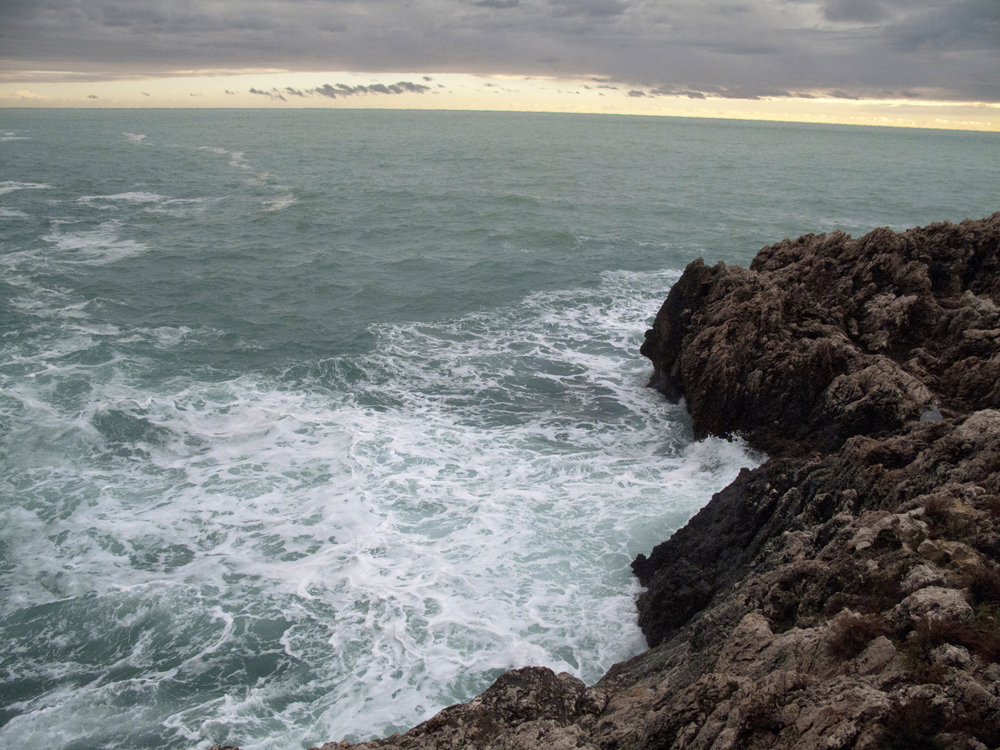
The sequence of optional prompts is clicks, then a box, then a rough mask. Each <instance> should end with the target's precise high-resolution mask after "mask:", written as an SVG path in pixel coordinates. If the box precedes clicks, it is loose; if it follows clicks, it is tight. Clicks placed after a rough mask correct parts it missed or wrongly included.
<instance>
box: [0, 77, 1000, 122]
mask: <svg viewBox="0 0 1000 750" xmlns="http://www.w3.org/2000/svg"><path fill="white" fill-rule="evenodd" d="M192 73H194V75H192ZM206 73H209V74H206ZM53 77H56V78H62V80H51V79H52V78H53ZM24 79H25V80H22V81H15V82H4V83H0V108H3V107H58V108H100V107H118V108H149V107H163V108H206V107H208V108H218V107H223V108H233V107H238V108H247V107H254V108H277V109H288V108H301V107H310V108H334V109H340V108H343V109H438V110H486V111H522V112H566V113H581V114H582V113H591V114H621V115H654V116H656V115H660V116H672V117H706V118H725V119H743V120H769V121H786V122H809V123H826V124H851V125H879V126H887V127H912V128H938V129H942V128H943V129H956V130H979V131H992V132H1000V103H991V102H949V101H935V100H926V101H925V100H922V99H857V100H854V99H835V98H831V97H829V96H824V97H820V96H816V97H814V98H791V97H775V98H764V99H754V100H751V99H724V98H713V97H706V98H690V97H688V96H662V95H652V93H651V92H650V91H648V90H646V89H642V88H641V87H635V88H633V87H632V86H630V85H629V84H625V83H615V82H605V81H602V80H599V79H596V78H595V79H558V78H542V77H535V78H526V77H522V76H502V75H496V76H476V75H466V74H454V73H446V74H435V73H430V74H424V73H414V72H408V73H348V72H319V73H301V72H293V71H274V70H257V71H240V72H236V71H210V72H209V71H177V74H176V75H172V76H169V77H160V78H149V79H137V80H94V81H83V80H78V79H75V78H74V75H73V74H69V73H67V74H63V75H62V76H60V75H59V74H52V73H49V74H47V75H43V74H42V73H38V74H25V75H24ZM401 81H406V82H409V83H413V84H418V85H421V86H427V87H428V89H427V90H426V91H424V92H423V93H411V92H405V93H401V94H384V93H359V94H355V95H353V96H343V95H341V96H337V97H336V98H329V97H324V96H322V95H320V94H317V93H315V92H314V90H315V89H318V88H320V87H322V86H324V84H330V85H331V86H334V87H336V86H337V84H343V85H345V86H350V87H356V86H371V85H375V84H382V85H383V86H390V85H392V84H395V83H398V82H401ZM251 89H252V90H254V91H256V92H257V93H251ZM290 90H291V91H290ZM630 91H631V92H633V93H632V95H630V94H629V92H630ZM295 92H299V93H295ZM640 94H641V95H640ZM279 96H280V97H282V98H278V97H279Z"/></svg>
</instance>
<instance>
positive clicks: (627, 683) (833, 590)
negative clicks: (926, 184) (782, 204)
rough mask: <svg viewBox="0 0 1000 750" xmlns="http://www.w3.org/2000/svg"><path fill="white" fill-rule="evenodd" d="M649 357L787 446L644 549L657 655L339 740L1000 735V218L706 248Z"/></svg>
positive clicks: (643, 610) (501, 692)
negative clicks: (744, 257) (735, 259)
mask: <svg viewBox="0 0 1000 750" xmlns="http://www.w3.org/2000/svg"><path fill="white" fill-rule="evenodd" d="M642 353H643V354H644V355H645V356H647V357H648V358H649V359H650V360H651V361H652V363H653V368H654V371H653V376H652V378H651V381H650V385H651V386H652V387H654V388H656V389H658V390H659V391H661V392H662V393H663V394H664V395H665V396H666V398H668V399H670V400H672V401H675V402H676V401H679V400H680V399H684V402H685V404H686V407H687V409H688V411H689V412H690V414H691V418H692V421H693V425H694V431H695V435H696V437H699V438H700V437H704V436H707V435H718V436H739V437H741V438H742V439H744V440H746V441H747V442H748V443H749V444H750V445H751V446H753V447H754V448H757V449H760V450H762V451H764V452H766V453H767V454H768V455H769V456H770V458H769V460H767V461H766V462H765V463H764V464H763V465H761V466H760V467H758V468H757V469H754V470H752V471H751V470H746V469H745V470H743V471H742V472H741V473H740V475H739V476H738V477H737V479H736V480H735V481H734V482H733V483H732V484H730V485H729V486H728V487H726V488H725V489H723V490H722V491H721V492H719V493H717V494H716V495H715V496H714V497H713V498H712V500H711V501H710V502H709V503H708V505H706V507H705V508H703V509H702V510H701V511H700V512H699V513H698V514H697V515H696V516H695V517H694V518H692V519H691V521H690V522H689V523H688V524H687V525H686V526H685V527H684V528H682V529H681V530H679V531H678V532H677V533H676V534H674V535H673V536H672V537H671V538H670V539H668V540H667V541H665V542H663V543H662V544H659V545H657V546H656V547H655V548H654V549H653V550H652V551H651V552H650V553H649V555H648V556H646V555H639V557H638V558H636V560H635V561H634V562H633V564H632V568H633V571H634V572H635V574H636V575H637V576H638V578H639V580H640V582H641V583H642V584H643V586H644V587H645V590H644V591H643V593H642V594H641V595H640V596H639V598H638V601H637V608H638V611H639V624H640V626H641V628H642V630H643V632H644V634H645V636H646V639H647V642H648V644H649V646H650V649H649V650H648V651H646V652H644V653H642V654H640V655H639V656H636V657H635V658H633V659H631V660H629V661H627V662H623V663H620V664H617V665H615V666H614V667H612V668H611V670H609V672H608V673H607V674H606V675H605V676H604V677H603V678H602V679H601V680H600V681H599V682H597V683H596V684H594V685H592V686H590V687H587V686H586V685H584V683H583V682H581V681H580V680H578V679H576V678H574V677H572V676H570V675H568V674H565V673H564V674H559V675H557V674H554V673H553V672H552V671H551V670H548V669H545V668H540V667H527V668H524V669H517V670H513V671H511V672H508V673H506V674H504V675H502V676H501V677H500V678H499V679H498V680H497V681H496V682H495V683H494V684H493V685H492V686H491V687H490V688H488V689H487V690H486V691H485V692H484V693H482V694H481V695H479V696H478V697H476V698H474V699H473V700H472V701H470V702H469V703H465V704H459V705H455V706H450V707H448V708H446V709H444V710H443V711H441V712H440V713H438V714H437V715H436V716H434V717H433V718H431V719H430V720H428V721H426V722H424V723H423V724H420V725H419V726H417V727H415V728H413V729H411V730H410V731H409V732H407V733H405V734H402V735H393V736H392V737H388V738H386V739H381V740H375V741H371V742H365V743H360V744H356V745H351V744H348V743H327V744H325V745H323V746H322V748H321V750H354V749H357V750H376V749H379V750H390V749H397V748H398V749H399V750H403V749H404V748H405V749H408V750H409V749H416V748H482V749H483V750H486V749H487V748H490V749H494V750H515V749H517V750H534V749H536V748H589V749H593V750H597V749H598V748H599V749H600V750H640V749H643V750H645V749H652V748H658V749H659V748H664V749H665V748H677V749H678V750H679V749H681V748H690V749H695V748H704V749H706V750H707V749H708V748H712V749H713V750H724V749H732V750H754V749H755V748H802V749H803V750H805V749H806V748H809V749H812V748H821V747H822V748H831V749H832V748H857V749H858V750H868V749H872V750H873V749H875V748H904V747H908V748H948V749H953V750H959V749H962V750H966V749H968V750H972V749H973V748H975V749H977V750H978V749H980V748H986V747H990V748H992V747H997V746H998V745H1000V663H998V662H1000V565H998V560H1000V472H998V469H1000V213H996V214H994V215H992V216H990V217H988V218H986V219H982V220H978V221H971V220H970V221H964V222H962V223H961V224H949V223H943V224H933V225H930V226H927V227H923V228H917V229H911V230H909V231H906V232H903V233H896V232H893V231H891V230H889V229H878V230H875V231H874V232H871V233H870V234H868V235H866V236H864V237H861V238H859V239H852V238H850V237H849V236H847V235H845V234H843V233H839V232H834V233H831V234H825V235H807V236H804V237H800V238H798V239H796V240H785V241H783V242H780V243H777V244H775V245H771V246H768V247H765V248H764V249H763V250H761V251H760V253H759V254H758V255H757V257H756V258H755V259H754V261H753V262H752V263H751V265H750V267H749V268H748V269H743V268H740V267H738V266H726V265H724V264H721V263H720V264H718V265H715V266H707V265H705V264H704V263H703V262H702V261H701V260H697V261H695V262H693V263H692V264H690V265H689V266H688V268H687V269H686V270H685V272H684V274H683V276H682V277H681V278H680V280H679V281H678V282H677V283H676V284H675V285H674V286H673V288H672V289H671V291H670V293H669V295H668V297H667V299H666V301H665V302H664V304H663V307H662V308H661V309H660V311H659V314H658V315H657V316H656V319H655V322H654V324H653V327H652V329H650V330H649V331H648V332H647V334H646V340H645V343H644V344H643V347H642Z"/></svg>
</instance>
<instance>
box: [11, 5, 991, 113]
mask: <svg viewBox="0 0 1000 750" xmlns="http://www.w3.org/2000/svg"><path fill="white" fill-rule="evenodd" d="M4 106H8V107H10V106H118V107H137V106H161V107H162V106H169V107H177V106H188V107H201V106H213V107H219V106H241V107H247V106H259V107H302V106H325V107H402V108H431V109H517V110H543V111H545V110H547V111H590V112H619V113H630V114H681V115H689V116H690V115H693V116H721V117H732V116H742V117H750V118H760V119H799V120H805V121H809V120H814V121H841V122H859V123H868V124H894V125H915V126H920V127H953V128H969V129H978V130H1000V0H199V1H195V0H0V107H4Z"/></svg>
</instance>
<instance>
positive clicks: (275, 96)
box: [250, 88, 288, 102]
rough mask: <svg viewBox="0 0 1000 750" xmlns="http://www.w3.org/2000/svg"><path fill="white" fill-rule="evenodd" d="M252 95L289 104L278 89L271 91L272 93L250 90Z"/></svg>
mask: <svg viewBox="0 0 1000 750" xmlns="http://www.w3.org/2000/svg"><path fill="white" fill-rule="evenodd" d="M250 93H251V94H258V95H259V96H266V97H267V98H268V99H274V100H281V101H283V102H287V101H288V100H287V99H286V98H285V97H283V96H282V95H281V92H280V91H278V89H271V90H270V91H258V90H257V89H254V88H252V89H250Z"/></svg>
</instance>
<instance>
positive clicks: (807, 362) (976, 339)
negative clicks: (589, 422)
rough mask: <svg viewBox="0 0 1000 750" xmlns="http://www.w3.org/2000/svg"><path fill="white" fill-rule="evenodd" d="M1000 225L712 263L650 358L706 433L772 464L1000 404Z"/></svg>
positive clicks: (669, 312) (676, 296)
mask: <svg viewBox="0 0 1000 750" xmlns="http://www.w3.org/2000/svg"><path fill="white" fill-rule="evenodd" d="M998 247H1000V213H998V214H994V215H993V216H991V217H990V218H989V219H984V220H982V221H966V222H962V223H961V224H958V225H954V224H934V225H931V226H929V227H925V228H921V229H911V230H910V231H908V232H905V233H903V234H898V235H897V234H895V233H893V232H891V231H890V230H888V229H877V230H875V231H874V232H871V233H870V234H868V235H866V236H864V237H862V238H861V239H858V240H852V239H851V238H850V237H848V236H847V235H845V234H843V233H841V232H834V233H833V234H830V235H819V236H816V235H807V236H805V237H800V238H799V239H797V240H785V241H784V242H780V243H778V244H776V245H772V246H769V247H765V248H764V249H763V250H761V252H760V253H759V254H758V255H757V257H756V258H755V259H754V261H753V263H752V264H751V265H750V268H749V269H742V268H739V267H727V266H724V265H723V264H719V265H716V266H714V267H711V268H710V267H708V266H706V265H704V264H703V263H702V261H700V260H697V261H695V262H694V263H692V264H691V265H689V266H688V268H687V269H686V270H685V272H684V275H683V276H682V277H681V279H680V280H679V281H678V282H677V284H675V285H674V287H673V288H672V289H671V290H670V294H669V295H668V297H667V300H666V302H665V303H664V304H663V307H662V308H661V309H660V312H659V313H658V314H657V316H656V320H655V321H654V323H653V327H652V328H651V329H650V330H649V331H647V332H646V341H645V343H644V344H643V346H642V353H643V354H644V355H646V356H647V357H649V358H650V359H651V360H652V362H653V368H654V371H653V376H652V378H651V380H650V385H651V386H653V387H655V388H657V389H659V390H660V391H662V392H663V393H664V395H666V396H667V398H668V399H670V400H671V401H674V402H676V401H678V400H679V399H680V398H682V397H683V398H685V402H686V404H687V407H688V411H689V412H690V413H691V417H692V420H693V422H694V431H695V435H696V436H698V437H703V436H705V435H708V434H714V435H732V434H736V433H738V434H741V435H744V436H745V437H747V438H748V439H750V440H751V442H752V443H754V444H755V445H757V446H759V447H761V448H763V449H765V450H767V451H768V452H772V453H778V452H788V451H789V450H794V449H796V448H798V449H800V450H802V449H807V448H810V449H813V448H820V449H825V450H830V449H835V448H837V447H839V446H840V445H842V444H843V442H844V441H845V440H846V439H847V438H849V437H851V436H853V435H876V436H878V435H886V434H888V433H891V432H893V431H895V430H897V429H899V428H900V427H901V426H902V425H903V424H904V423H905V422H906V421H909V420H911V419H920V417H921V416H922V415H924V414H927V413H930V412H932V411H933V412H937V413H938V414H941V415H947V414H948V413H949V411H962V412H969V411H973V410H976V409H987V408H996V407H997V406H1000V353H998V348H997V342H998V340H1000V338H998V336H1000V309H998V307H997V305H998V304H1000V273H998V271H1000V251H998Z"/></svg>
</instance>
